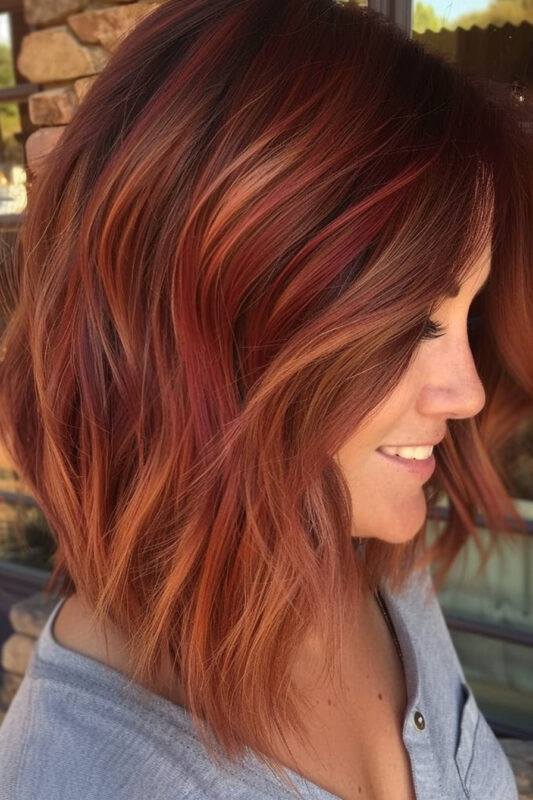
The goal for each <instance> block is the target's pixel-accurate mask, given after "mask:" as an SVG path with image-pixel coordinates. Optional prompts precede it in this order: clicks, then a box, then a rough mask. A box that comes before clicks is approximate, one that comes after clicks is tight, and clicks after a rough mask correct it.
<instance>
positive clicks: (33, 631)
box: [0, 592, 58, 723]
mask: <svg viewBox="0 0 533 800" xmlns="http://www.w3.org/2000/svg"><path fill="white" fill-rule="evenodd" d="M57 602H58V601H57V600H56V599H54V598H50V597H49V596H48V595H44V594H43V593H42V592H38V593H37V594H35V595H32V596H31V597H28V598H26V599H24V600H19V601H18V602H17V603H14V604H13V605H12V606H11V608H10V610H9V622H10V623H11V627H12V628H13V634H12V635H11V636H10V637H9V638H8V639H7V640H6V641H5V642H4V644H3V646H2V655H1V669H0V723H1V721H2V720H3V718H4V716H5V713H6V711H7V709H8V708H9V705H10V703H11V701H12V699H13V697H14V696H15V693H16V691H17V689H18V688H19V686H20V683H21V681H22V678H23V676H24V673H25V672H26V667H27V666H28V662H29V660H30V656H31V654H32V651H33V647H34V645H35V641H36V639H37V637H38V636H39V634H40V632H41V630H42V629H43V626H44V624H45V622H46V620H47V619H48V617H49V615H50V614H51V612H52V609H53V608H54V606H55V604H56V603H57Z"/></svg>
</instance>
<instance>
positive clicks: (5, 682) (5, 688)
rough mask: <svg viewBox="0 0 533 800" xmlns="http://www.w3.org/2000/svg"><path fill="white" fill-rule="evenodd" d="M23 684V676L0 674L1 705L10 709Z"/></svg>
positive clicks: (8, 673) (10, 673)
mask: <svg viewBox="0 0 533 800" xmlns="http://www.w3.org/2000/svg"><path fill="white" fill-rule="evenodd" d="M21 683H22V675H14V674H13V673H12V672H0V705H1V706H3V707H4V708H8V707H9V705H10V703H11V701H12V700H13V698H14V697H15V694H16V693H17V689H18V688H19V686H20V684H21Z"/></svg>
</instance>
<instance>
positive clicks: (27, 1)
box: [24, 0, 87, 25]
mask: <svg viewBox="0 0 533 800" xmlns="http://www.w3.org/2000/svg"><path fill="white" fill-rule="evenodd" d="M86 5H87V0H24V17H25V19H26V22H27V23H28V25H56V24H57V23H58V22H63V21H64V20H65V19H66V18H67V17H68V15H69V14H75V13H76V12H77V11H81V10H82V9H84V8H85V7H86Z"/></svg>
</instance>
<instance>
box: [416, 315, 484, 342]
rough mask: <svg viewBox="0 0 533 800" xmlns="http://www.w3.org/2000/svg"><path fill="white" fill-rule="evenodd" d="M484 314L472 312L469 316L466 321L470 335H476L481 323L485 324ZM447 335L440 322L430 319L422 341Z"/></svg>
mask: <svg viewBox="0 0 533 800" xmlns="http://www.w3.org/2000/svg"><path fill="white" fill-rule="evenodd" d="M483 317H484V315H483V312H481V311H477V312H475V311H471V312H470V313H469V315H468V319H467V321H466V325H467V328H468V331H469V333H474V332H475V331H476V330H477V329H478V328H479V326H480V325H481V323H482V322H483ZM445 333H446V326H445V325H441V324H440V323H439V322H435V321H434V320H432V319H429V320H428V321H427V323H426V327H425V329H424V331H423V333H422V336H421V337H420V338H421V339H438V338H439V336H443V335H444V334H445Z"/></svg>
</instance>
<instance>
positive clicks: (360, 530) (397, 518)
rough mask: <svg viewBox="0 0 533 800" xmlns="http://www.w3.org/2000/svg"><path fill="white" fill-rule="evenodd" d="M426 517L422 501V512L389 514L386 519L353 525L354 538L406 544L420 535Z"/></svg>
mask: <svg viewBox="0 0 533 800" xmlns="http://www.w3.org/2000/svg"><path fill="white" fill-rule="evenodd" d="M426 515H427V508H426V504H425V501H424V508H423V512H422V510H419V509H411V510H410V513H403V514H398V513H394V512H391V513H390V514H389V515H387V517H386V518H384V519H380V520H379V522H378V520H375V519H374V520H372V522H369V523H368V524H366V525H364V524H363V523H362V522H361V523H360V524H355V525H354V533H353V534H352V535H353V537H354V538H357V537H360V538H362V539H381V541H383V542H389V544H406V543H407V542H410V541H411V540H412V539H414V538H415V536H417V534H418V533H420V531H421V529H422V528H423V526H424V524H425V521H426Z"/></svg>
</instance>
